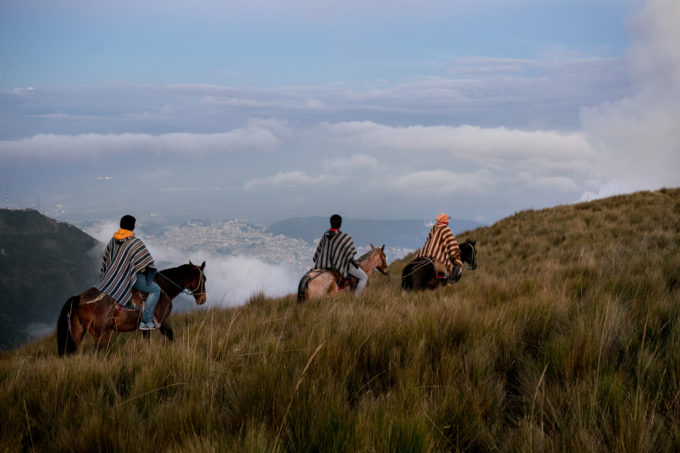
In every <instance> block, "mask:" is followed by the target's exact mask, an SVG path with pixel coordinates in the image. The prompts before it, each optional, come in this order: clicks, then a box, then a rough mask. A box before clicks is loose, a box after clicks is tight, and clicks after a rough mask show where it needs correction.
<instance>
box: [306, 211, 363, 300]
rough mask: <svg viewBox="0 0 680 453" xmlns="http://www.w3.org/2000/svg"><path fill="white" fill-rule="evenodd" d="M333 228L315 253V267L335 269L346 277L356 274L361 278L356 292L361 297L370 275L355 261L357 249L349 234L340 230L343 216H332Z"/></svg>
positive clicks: (325, 234) (325, 235)
mask: <svg viewBox="0 0 680 453" xmlns="http://www.w3.org/2000/svg"><path fill="white" fill-rule="evenodd" d="M330 221H331V228H330V229H329V230H328V231H326V232H325V233H324V235H323V236H322V237H321V240H320V241H319V245H318V246H317V248H316V252H315V253H314V269H334V270H336V271H338V273H339V274H340V275H341V276H342V277H343V278H345V279H347V278H349V276H350V275H351V276H354V277H356V278H357V279H359V282H358V283H357V288H356V291H355V293H354V295H355V296H356V297H359V295H360V294H361V292H362V291H363V290H364V288H365V287H366V283H367V282H368V276H367V275H366V273H365V272H364V271H363V270H362V269H361V268H360V267H359V265H358V264H357V263H356V261H354V255H356V253H357V251H356V248H355V247H354V242H352V238H351V237H350V236H349V234H347V233H344V232H342V231H340V227H341V226H342V217H340V216H339V215H338V214H333V215H332V216H331V219H330Z"/></svg>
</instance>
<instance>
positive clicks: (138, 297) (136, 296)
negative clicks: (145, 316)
mask: <svg viewBox="0 0 680 453" xmlns="http://www.w3.org/2000/svg"><path fill="white" fill-rule="evenodd" d="M147 297H148V294H147V293H143V292H141V291H140V290H138V289H134V288H133V289H132V297H130V302H129V303H128V304H127V305H121V304H119V303H118V302H116V305H117V306H118V309H119V310H127V311H140V310H141V309H142V306H143V304H144V302H146V298H147Z"/></svg>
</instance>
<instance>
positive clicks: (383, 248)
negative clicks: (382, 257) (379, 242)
mask: <svg viewBox="0 0 680 453" xmlns="http://www.w3.org/2000/svg"><path fill="white" fill-rule="evenodd" d="M380 251H381V252H384V251H385V244H383V246H382V247H380Z"/></svg>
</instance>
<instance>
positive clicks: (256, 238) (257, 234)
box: [145, 219, 413, 275]
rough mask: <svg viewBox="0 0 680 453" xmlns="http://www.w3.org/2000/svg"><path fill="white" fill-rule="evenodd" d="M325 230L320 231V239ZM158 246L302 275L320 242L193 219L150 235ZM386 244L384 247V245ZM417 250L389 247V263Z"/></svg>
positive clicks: (361, 247) (237, 222)
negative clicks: (236, 258)
mask: <svg viewBox="0 0 680 453" xmlns="http://www.w3.org/2000/svg"><path fill="white" fill-rule="evenodd" d="M322 234H323V230H322V231H319V237H321V235H322ZM145 236H146V238H148V239H149V241H152V242H153V243H155V244H158V245H160V246H165V247H173V248H176V249H180V250H183V251H189V252H191V251H198V250H203V251H210V252H213V253H215V254H218V255H224V256H230V255H231V256H248V257H252V258H257V259H259V260H261V261H263V262H266V263H270V264H278V265H283V266H285V267H286V268H288V269H289V270H291V271H293V272H295V273H296V274H300V275H302V274H303V273H305V272H306V271H307V270H309V269H310V268H311V267H312V264H313V262H312V258H313V256H314V252H315V250H316V243H310V242H307V241H305V240H302V239H295V238H291V237H288V236H284V235H282V234H278V235H274V234H272V233H270V232H268V231H266V227H264V226H259V225H254V224H251V223H249V222H248V221H247V220H243V219H232V220H225V221H201V220H190V221H188V222H186V223H183V224H180V225H176V226H171V227H168V228H167V229H165V230H164V231H158V232H156V234H152V235H151V234H146V235H145ZM380 245H382V244H380ZM356 246H357V252H358V253H357V258H358V257H359V256H361V254H363V253H365V252H366V251H368V250H369V249H370V244H356ZM412 251H413V249H407V248H402V247H388V246H386V247H385V254H386V255H387V260H388V262H390V261H392V260H394V259H398V258H402V257H404V256H405V255H407V254H408V253H410V252H412Z"/></svg>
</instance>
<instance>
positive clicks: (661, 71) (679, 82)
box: [581, 0, 680, 199]
mask: <svg viewBox="0 0 680 453" xmlns="http://www.w3.org/2000/svg"><path fill="white" fill-rule="evenodd" d="M631 28H632V31H633V33H634V34H635V36H636V38H637V39H636V40H635V42H634V43H633V45H632V47H631V48H630V50H629V52H628V54H627V56H626V61H627V63H628V66H629V68H630V70H631V73H632V74H633V76H634V78H635V80H636V82H637V86H636V91H635V93H634V94H633V95H631V96H629V97H626V98H624V99H621V100H620V101H617V102H612V103H606V104H602V105H600V106H597V107H593V108H586V109H584V110H583V112H582V114H581V119H582V123H583V129H584V133H585V135H586V137H587V140H588V141H589V142H590V143H591V144H592V146H593V148H594V149H595V151H596V156H597V160H596V162H595V167H594V168H595V170H596V173H597V176H598V179H599V180H600V186H599V188H598V190H597V191H595V192H586V193H584V194H583V196H582V198H583V199H589V198H593V197H602V196H609V195H613V194H617V193H623V192H631V191H635V190H642V189H656V188H660V187H664V186H667V187H676V186H679V185H680V127H678V118H680V46H678V45H677V43H679V42H680V2H677V1H675V0H648V1H647V3H646V6H645V8H644V10H643V11H642V12H641V14H640V15H639V16H638V17H636V18H635V20H634V21H633V23H632V27H631Z"/></svg>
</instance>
